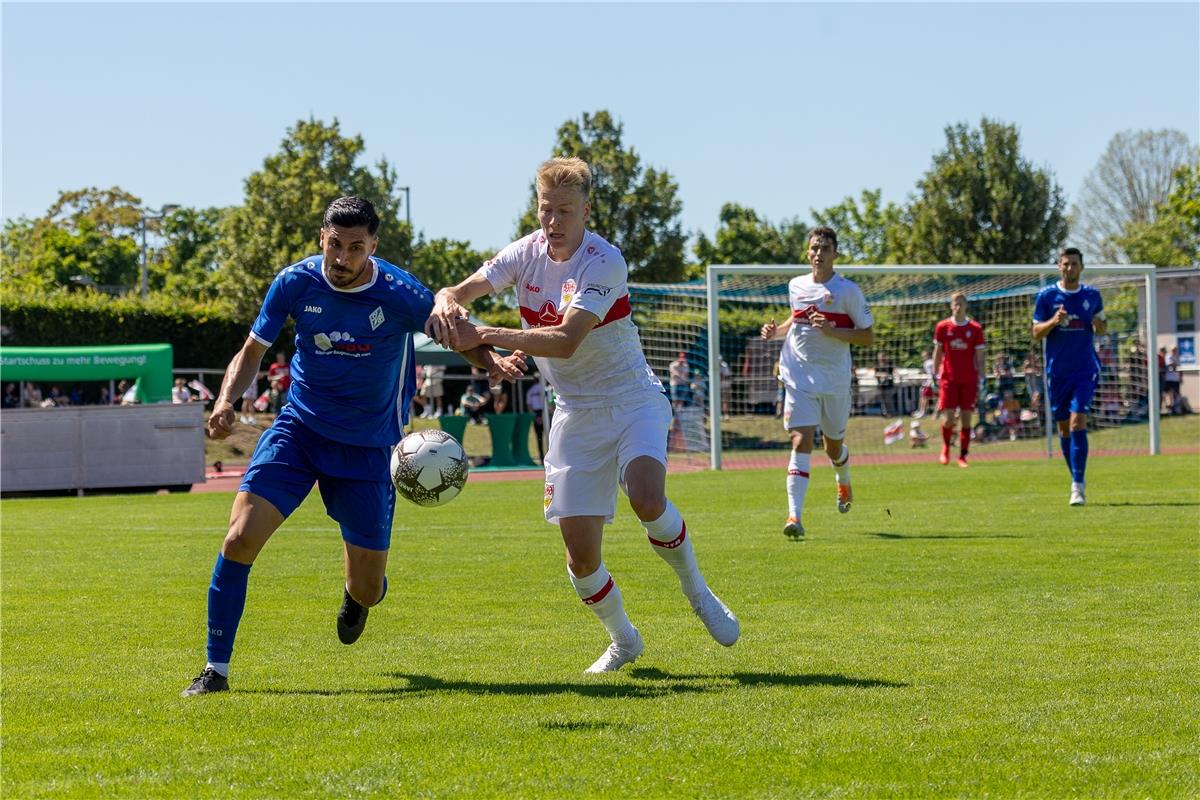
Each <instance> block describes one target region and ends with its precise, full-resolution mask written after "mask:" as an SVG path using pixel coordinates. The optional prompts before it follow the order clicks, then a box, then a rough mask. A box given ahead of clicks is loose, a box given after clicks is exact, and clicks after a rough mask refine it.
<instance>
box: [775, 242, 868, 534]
mask: <svg viewBox="0 0 1200 800" xmlns="http://www.w3.org/2000/svg"><path fill="white" fill-rule="evenodd" d="M837 255H838V252H837V233H836V232H835V231H834V230H833V229H832V228H828V227H825V226H822V227H819V228H814V229H813V231H812V233H810V234H809V237H808V262H809V264H811V265H812V273H811V274H809V275H799V276H797V277H795V278H792V280H791V281H790V282H789V283H788V298H789V300H790V302H791V307H792V316H791V317H790V318H789V319H788V320H787V321H786V322H784V323H783V324H782V325H777V324H776V323H775V320H771V321H770V322H768V323H767V324H766V325H763V326H762V331H761V335H762V338H764V339H779V338H782V337H785V336H786V337H787V341H786V342H785V343H784V345H783V349H782V351H781V352H780V354H779V378H780V380H781V381H783V384H784V386H785V387H786V390H787V399H786V401H785V403H784V410H783V425H784V427H785V428H787V430H788V433H789V434H790V436H791V440H792V454H791V458H790V460H789V461H788V473H787V494H788V518H787V521H786V522H785V523H784V526H783V533H784V535H786V536H788V537H789V538H792V539H799V538H800V537H802V536H804V524H803V522H802V521H801V520H802V519H803V516H802V515H803V513H804V495H805V494H806V493H807V492H808V468H809V464H810V461H811V459H812V450H813V440H814V438H815V437H816V432H817V426H818V425H820V427H821V433H822V435H823V438H824V440H825V453H826V454H827V455H828V456H829V463H831V464H832V465H833V468H834V471H835V474H836V481H837V507H838V511H841V512H842V513H843V514H844V513H846V512H847V511H849V510H850V505H851V503H852V502H853V493H852V491H851V489H850V449H849V448H848V447H846V444H845V438H846V428H847V426H848V425H849V424H850V375H851V371H852V370H853V368H854V367H853V363H852V361H851V359H850V345H859V346H866V345H870V344H871V343H872V342H874V341H875V332H874V331H873V330H871V326H872V325H873V324H874V320H873V319H872V318H871V311H870V309H869V308H867V300H866V298H865V297H864V296H863V293H862V290H861V289H859V288H858V284H856V283H854V282H853V281H851V280H849V279H847V278H845V277H843V276H841V275H838V274H837V273H836V272H834V271H833V262H834V261H835V260H836V259H837Z"/></svg>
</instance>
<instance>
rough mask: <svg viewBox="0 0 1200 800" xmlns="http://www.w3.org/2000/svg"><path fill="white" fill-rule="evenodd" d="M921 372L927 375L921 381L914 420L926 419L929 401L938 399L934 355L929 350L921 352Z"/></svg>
mask: <svg viewBox="0 0 1200 800" xmlns="http://www.w3.org/2000/svg"><path fill="white" fill-rule="evenodd" d="M921 371H922V372H923V373H924V374H925V379H924V380H923V381H921V397H920V400H918V401H917V410H916V411H914V412H913V419H921V418H922V417H924V416H925V412H926V411H927V410H928V409H929V401H930V400H932V399H933V398H935V397H937V391H936V390H935V389H934V388H933V384H934V379H933V354H932V353H930V352H929V351H928V350H922V351H921ZM917 427H918V428H919V427H920V426H919V425H918V426H917ZM915 446H916V445H914V447H915Z"/></svg>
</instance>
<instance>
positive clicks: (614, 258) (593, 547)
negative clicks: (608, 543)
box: [426, 158, 740, 672]
mask: <svg viewBox="0 0 1200 800" xmlns="http://www.w3.org/2000/svg"><path fill="white" fill-rule="evenodd" d="M590 189H591V171H590V169H589V168H588V165H587V163H586V162H584V161H582V160H581V159H578V158H555V159H551V160H550V161H547V162H545V163H544V164H542V165H541V167H540V168H539V169H538V172H537V202H538V218H539V221H540V222H541V229H540V230H538V231H535V232H534V233H531V234H529V235H528V236H525V237H523V238H521V239H518V240H517V241H515V242H513V243H512V244H510V245H509V246H508V247H506V248H504V249H503V250H501V251H500V253H499V254H497V255H496V257H495V258H494V259H492V260H491V261H488V262H487V263H485V264H484V265H483V266H482V267H480V269H479V270H478V271H477V272H475V274H473V275H472V276H471V277H469V278H467V279H466V280H465V281H463V282H462V283H460V284H458V285H457V286H453V287H450V288H446V289H442V290H441V291H440V292H438V293H437V296H436V298H435V301H434V308H433V314H432V315H431V316H430V318H429V322H428V323H427V325H426V333H428V334H429V335H430V336H431V337H433V338H434V339H435V340H436V341H438V342H439V343H441V344H443V345H445V346H448V347H453V348H455V349H456V350H460V351H461V350H470V349H472V348H474V347H478V346H479V345H480V344H482V343H484V342H486V343H488V344H492V345H495V346H497V347H502V348H507V349H510V350H513V351H514V352H524V353H528V354H529V355H532V356H533V357H534V359H535V360H536V361H537V365H538V368H539V369H540V370H541V371H542V374H544V375H545V376H546V379H547V380H548V381H549V382H550V384H551V385H552V386H553V387H554V390H555V392H556V394H557V398H558V399H557V403H558V409H557V411H556V413H555V415H554V419H553V422H552V423H551V426H550V445H549V449H548V451H547V453H546V458H545V466H546V486H545V495H544V503H543V505H544V508H545V516H546V520H547V521H548V522H550V523H557V524H558V526H559V529H560V530H561V532H562V538H563V542H564V543H565V544H566V551H567V573H568V577H569V578H570V581H571V584H572V585H573V586H574V587H575V591H576V592H577V593H578V595H579V597H580V599H581V600H583V602H584V603H585V604H587V605H588V606H589V607H590V608H591V609H592V611H594V612H595V614H596V616H597V617H599V619H600V621H601V622H602V623H603V624H604V627H605V628H606V629H607V630H608V633H609V636H610V638H611V639H612V644H611V645H610V646H609V648H608V649H607V650H606V651H605V652H604V653H603V654H602V655H601V656H600V658H598V659H597V660H596V662H595V663H594V664H592V666H591V667H589V669H588V671H589V672H610V671H613V670H616V669H620V667H621V666H622V665H624V664H627V663H629V662H630V661H633V660H634V659H635V658H637V657H638V656H639V655H641V653H642V650H643V647H644V645H643V642H642V637H641V634H640V633H638V630H637V629H636V628H635V627H634V626H633V625H632V624H631V623H630V621H629V617H628V616H627V615H626V614H625V609H624V604H623V602H622V599H621V591H620V589H618V588H617V585H616V583H615V582H614V580H613V578H612V576H611V575H610V574H609V572H608V570H607V569H606V568H605V566H604V562H603V560H602V558H601V540H602V537H603V533H604V525H605V523H606V522H611V521H612V517H613V514H614V512H615V511H616V494H617V486H618V484H619V485H620V486H621V487H622V488H623V489H624V490H625V493H626V494H627V495H628V496H629V504H630V506H631V507H632V509H633V512H634V513H635V514H637V516H638V519H639V520H641V522H642V525H643V526H644V527H645V529H646V534H647V536H648V537H649V539H650V544H651V545H652V546H653V547H652V549H653V550H654V552H656V553H658V555H659V556H661V557H662V559H663V560H664V561H666V562H667V563H668V564H669V565H670V566H671V567H672V568H673V569H674V571H675V573H676V575H678V577H679V583H680V587H681V588H682V590H683V593H684V594H685V595H686V597H687V599H688V601H689V603H690V605H691V607H692V610H693V611H694V612H695V613H696V614H697V615H698V616H699V617H700V619H701V621H703V622H704V625H705V627H706V628H707V629H708V631H709V633H710V634H711V635H712V637H713V638H714V639H715V640H716V641H718V642H720V643H721V644H723V645H725V646H730V645H732V644H733V643H734V642H736V641H737V639H738V635H739V633H740V627H739V624H738V621H737V618H736V617H735V616H734V615H733V614H732V613H731V612H730V611H729V609H728V608H726V607H725V605H724V604H723V603H722V602H721V601H720V600H719V599H718V598H717V597H716V596H715V595H714V594H713V593H712V591H710V590H709V588H708V586H707V585H706V583H705V581H704V578H703V577H702V576H701V574H700V569H699V567H698V566H697V564H696V556H695V552H694V551H693V549H692V537H691V536H690V535H689V531H688V530H687V526H686V525H685V524H684V521H683V517H682V516H681V515H680V513H679V511H678V510H677V509H676V508H675V506H674V505H672V503H671V501H670V500H668V499H667V497H666V493H665V488H666V475H667V452H666V447H667V434H668V432H669V430H670V426H671V404H670V402H669V401H668V400H667V397H666V395H665V394H663V387H662V383H661V382H660V381H659V380H658V378H657V377H655V375H654V373H653V372H652V371H651V369H650V367H649V365H647V363H646V357H645V354H644V353H643V352H642V347H641V342H640V340H639V339H638V333H637V327H636V326H635V325H634V324H633V319H632V318H631V316H630V306H629V290H628V288H627V286H626V281H627V278H628V272H629V270H628V267H627V266H626V264H625V259H624V257H622V255H621V252H620V251H619V250H618V249H617V248H616V247H614V246H613V245H611V244H609V243H608V242H606V241H605V240H604V239H603V238H601V237H600V236H598V235H596V234H595V233H592V232H590V231H588V230H587V229H586V224H587V220H588V215H589V214H590V212H591V206H590V204H589V203H588V194H589V192H590ZM509 287H512V288H513V289H514V290H515V291H516V294H517V299H518V301H519V303H520V308H521V330H514V329H509V328H493V327H485V326H479V327H475V326H473V325H471V324H470V323H469V322H468V321H467V319H466V318H467V312H466V309H465V308H464V306H465V305H467V304H469V303H471V302H472V301H474V300H475V299H477V298H479V297H482V296H484V295H485V294H489V293H490V294H494V293H497V292H501V291H504V290H505V289H507V288H509Z"/></svg>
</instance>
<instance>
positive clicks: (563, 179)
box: [537, 158, 592, 199]
mask: <svg viewBox="0 0 1200 800" xmlns="http://www.w3.org/2000/svg"><path fill="white" fill-rule="evenodd" d="M560 186H574V187H576V188H577V189H579V191H580V192H582V193H583V197H584V199H587V196H588V194H589V193H590V192H591V190H592V170H591V167H589V166H588V163H587V162H586V161H584V160H583V159H582V158H552V159H550V160H549V161H544V162H542V165H541V166H540V167H538V171H537V189H538V191H539V192H546V191H549V190H551V189H557V188H558V187H560Z"/></svg>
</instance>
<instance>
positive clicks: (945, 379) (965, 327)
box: [933, 292, 984, 467]
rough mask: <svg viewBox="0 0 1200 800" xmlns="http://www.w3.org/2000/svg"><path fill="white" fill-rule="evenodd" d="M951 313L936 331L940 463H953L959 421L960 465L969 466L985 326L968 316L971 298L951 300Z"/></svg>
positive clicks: (960, 296)
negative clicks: (951, 455)
mask: <svg viewBox="0 0 1200 800" xmlns="http://www.w3.org/2000/svg"><path fill="white" fill-rule="evenodd" d="M950 312H951V315H950V317H949V318H948V319H944V320H942V321H941V322H939V323H938V324H937V327H936V328H934V329H933V374H934V375H935V376H937V378H938V389H939V393H938V411H943V412H945V419H944V420H943V421H942V453H941V455H940V456H939V457H938V460H939V461H941V462H942V463H943V464H948V463H950V442H951V440H952V439H953V438H954V427H955V425H956V424H957V423H958V421H959V419H960V418H961V419H962V425H961V427H960V428H959V432H958V442H959V445H958V448H959V449H958V465H959V466H960V467H965V466H967V451H968V450H969V449H970V446H971V412H972V411H974V410H975V401H976V399H977V398H978V396H979V376H980V375H981V374H982V373H983V361H984V341H983V326H982V325H980V324H979V323H978V322H976V321H975V320H973V319H971V318H970V317H968V316H967V296H966V295H965V294H963V293H962V292H955V293H954V294H953V295H951V296H950Z"/></svg>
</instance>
